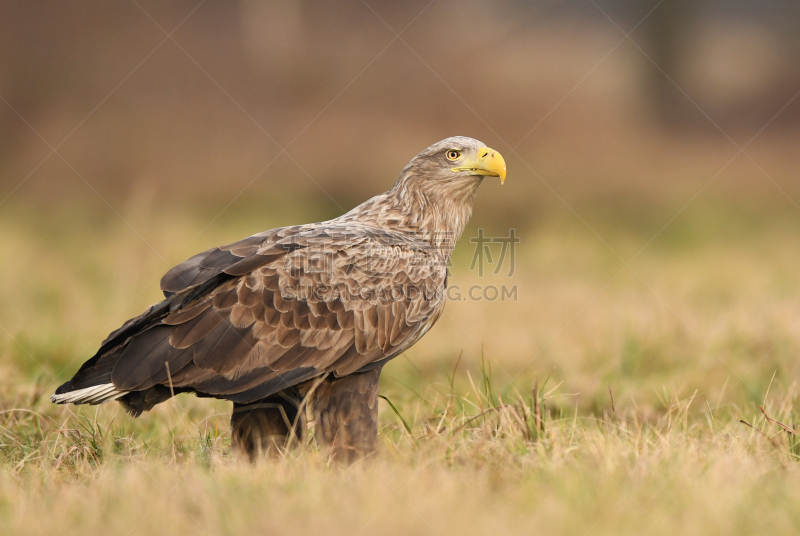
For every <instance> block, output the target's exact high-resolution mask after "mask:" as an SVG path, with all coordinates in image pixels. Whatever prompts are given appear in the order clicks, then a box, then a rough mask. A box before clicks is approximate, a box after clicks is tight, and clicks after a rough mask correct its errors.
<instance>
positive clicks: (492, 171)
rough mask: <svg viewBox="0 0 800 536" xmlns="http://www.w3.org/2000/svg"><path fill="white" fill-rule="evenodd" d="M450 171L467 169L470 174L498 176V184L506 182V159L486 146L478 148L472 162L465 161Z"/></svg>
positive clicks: (455, 171)
mask: <svg viewBox="0 0 800 536" xmlns="http://www.w3.org/2000/svg"><path fill="white" fill-rule="evenodd" d="M450 171H452V172H453V173H457V172H459V171H469V172H470V173H471V174H472V175H485V176H487V177H500V184H503V183H505V182H506V161H505V160H503V157H502V156H501V155H500V153H498V152H497V151H495V150H494V149H490V148H488V147H481V148H480V149H478V154H477V158H476V159H475V160H473V161H472V162H470V161H466V162H464V165H462V166H459V167H454V168H452V169H451V170H450Z"/></svg>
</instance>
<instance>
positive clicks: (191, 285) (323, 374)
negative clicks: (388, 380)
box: [52, 137, 505, 457]
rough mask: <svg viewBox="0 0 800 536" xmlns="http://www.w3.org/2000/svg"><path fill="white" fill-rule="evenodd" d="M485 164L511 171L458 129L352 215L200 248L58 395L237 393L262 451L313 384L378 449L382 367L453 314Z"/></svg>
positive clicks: (324, 418) (127, 402)
mask: <svg viewBox="0 0 800 536" xmlns="http://www.w3.org/2000/svg"><path fill="white" fill-rule="evenodd" d="M487 175H493V176H499V177H501V179H504V178H505V163H504V162H503V161H502V157H500V155H499V154H497V153H496V152H494V151H492V150H491V149H488V148H486V147H483V144H481V143H479V142H478V141H476V140H473V139H471V138H463V137H455V138H448V139H446V140H444V141H442V142H439V143H437V144H434V145H433V146H431V147H429V148H428V149H426V150H425V151H423V152H422V153H420V154H419V155H418V156H417V157H415V158H414V159H413V160H412V161H411V162H410V163H409V164H408V165H407V166H406V167H405V168H404V169H403V171H402V172H401V173H400V176H399V177H398V179H397V182H396V184H395V186H394V187H393V188H392V189H391V190H389V191H388V192H386V193H384V194H381V195H378V196H376V197H374V198H372V199H370V200H368V201H366V202H365V203H363V204H361V205H359V206H358V207H356V208H354V209H353V210H351V211H350V212H348V213H346V214H344V215H343V216H340V217H338V218H335V219H333V220H330V221H327V222H322V223H314V224H308V225H298V226H292V227H283V228H279V229H273V230H269V231H265V232H262V233H258V234H256V235H253V236H251V237H249V238H245V239H244V240H241V241H239V242H235V243H233V244H229V245H227V246H222V247H218V248H213V249H210V250H208V251H205V252H203V253H200V254H198V255H195V256H194V257H192V258H190V259H189V260H187V261H185V262H183V263H181V264H179V265H177V266H175V267H174V268H173V269H171V270H170V271H169V272H168V273H167V274H166V275H165V276H164V277H163V279H162V280H161V289H162V290H163V292H164V295H165V298H166V299H165V300H164V301H162V302H160V303H158V304H155V305H153V306H152V307H150V308H149V309H148V310H147V311H145V312H144V313H143V314H141V315H140V316H138V317H136V318H133V319H131V320H129V321H127V322H126V323H125V324H124V325H123V326H122V327H120V328H119V329H117V330H116V331H114V332H112V333H111V334H110V335H109V336H108V338H107V339H106V340H105V341H103V343H102V345H101V347H100V349H99V350H98V352H97V353H96V354H95V356H94V357H92V358H91V359H89V360H88V361H87V362H86V363H84V365H83V366H82V367H81V368H80V370H79V371H78V372H77V374H75V376H74V377H73V378H72V379H71V380H70V381H68V382H67V383H65V384H64V385H62V386H61V387H59V388H58V390H57V391H56V394H55V395H53V397H52V399H53V401H54V402H56V403H76V404H99V403H104V402H107V401H110V400H119V401H120V402H121V403H122V404H123V405H124V406H125V408H126V409H127V410H128V411H129V412H130V413H131V414H133V415H134V416H138V415H140V414H141V413H142V412H143V411H147V410H149V409H151V408H152V407H153V406H154V405H155V404H158V403H160V402H163V401H165V400H167V399H169V398H170V397H171V396H172V394H173V393H183V392H193V393H196V394H197V395H198V396H206V397H214V398H222V399H227V400H231V401H233V402H234V403H235V412H234V414H233V418H232V426H233V432H234V440H235V441H234V443H235V444H239V445H240V446H241V447H242V448H244V449H245V450H246V451H248V452H252V451H254V450H260V449H262V448H264V445H266V443H269V442H270V441H273V440H274V438H275V437H285V436H286V435H289V430H290V429H292V427H295V429H297V427H298V422H299V417H298V418H294V417H293V418H292V419H291V420H292V421H293V422H292V423H289V422H287V419H286V415H287V414H288V413H292V411H288V412H287V411H286V409H287V408H289V409H290V410H291V407H294V408H295V411H294V412H293V413H294V415H295V416H296V417H297V416H298V415H299V414H302V413H303V411H304V409H305V408H304V407H300V406H301V405H302V396H304V395H305V394H306V393H307V392H308V391H309V390H310V386H311V385H313V386H314V387H315V389H314V391H315V394H314V396H313V397H311V398H313V400H311V403H312V405H313V406H314V411H315V415H316V419H317V421H318V422H317V426H318V430H321V434H318V439H320V440H321V441H322V442H324V443H326V444H328V445H331V446H332V447H333V448H334V450H339V451H342V452H344V451H347V452H350V451H352V450H353V449H355V450H358V451H361V450H369V449H370V448H372V447H374V439H373V436H374V435H375V434H376V422H377V421H376V416H377V413H375V412H376V411H377V402H376V401H377V378H378V376H379V374H380V369H381V367H382V366H383V365H384V364H385V363H386V362H387V361H388V360H389V359H391V358H393V357H395V356H397V355H399V354H400V353H402V352H403V351H404V350H405V349H407V348H409V347H410V346H411V345H413V344H414V343H415V342H417V341H418V340H419V338H420V337H422V336H423V335H424V334H425V333H426V332H427V331H428V330H429V329H430V328H431V326H433V324H434V323H435V322H436V321H437V320H438V318H439V316H440V315H441V313H442V310H443V308H444V304H445V295H444V291H445V289H446V286H447V262H448V260H449V257H450V254H451V252H452V250H453V247H454V245H455V242H456V240H457V239H458V237H459V236H460V235H461V233H462V231H463V230H464V226H465V225H466V223H467V220H468V219H469V216H470V213H471V211H472V203H473V200H474V197H475V194H476V192H477V190H478V187H479V186H480V184H481V180H482V179H483V178H484V177H485V176H487ZM350 376H352V377H353V379H351V380H346V378H348V377H350ZM298 393H302V394H298ZM276 397H277V398H276ZM276 400H278V403H276V402H275V401H276ZM287 400H290V401H293V402H292V403H291V404H294V405H293V406H292V405H291V404H290V406H291V407H290V406H286V404H287ZM270 404H272V405H270ZM279 406H280V407H279ZM248 408H249V409H248ZM298 408H299V409H298ZM319 408H323V409H319ZM243 411H246V412H249V414H245V413H243ZM320 411H321V413H320ZM258 412H261V413H263V414H262V415H258V414H257V413H258ZM359 415H361V416H362V419H361V420H359V418H358V417H359ZM279 417H280V418H279ZM300 417H302V415H300ZM362 421H363V422H362ZM304 422H305V421H303V423H302V424H303V426H299V428H303V427H304ZM321 423H322V425H321ZM320 426H321V427H320ZM299 434H300V435H302V431H300V432H299ZM269 438H272V439H269ZM351 447H352V448H351ZM348 449H349V450H348ZM347 456H348V457H349V455H347Z"/></svg>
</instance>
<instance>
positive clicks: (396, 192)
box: [343, 177, 481, 258]
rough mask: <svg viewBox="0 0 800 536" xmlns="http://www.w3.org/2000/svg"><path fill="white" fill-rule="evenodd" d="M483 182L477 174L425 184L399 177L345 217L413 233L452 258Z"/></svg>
mask: <svg viewBox="0 0 800 536" xmlns="http://www.w3.org/2000/svg"><path fill="white" fill-rule="evenodd" d="M480 184H481V179H480V178H477V177H470V178H467V179H464V180H461V181H457V180H454V181H448V182H447V183H444V182H442V183H439V184H434V185H432V184H430V183H429V182H428V183H424V184H423V186H421V185H420V182H417V181H413V180H407V181H398V183H397V184H396V185H395V187H394V188H392V189H391V190H389V191H388V192H386V193H384V194H381V195H379V196H376V197H373V198H372V199H370V200H369V201H366V202H365V203H363V204H361V205H359V206H358V207H356V208H354V209H353V210H351V211H350V212H348V213H347V214H345V215H344V216H343V218H347V219H351V218H352V219H358V221H360V222H363V223H369V224H371V225H375V226H377V227H383V228H388V229H392V230H394V231H400V232H407V233H409V234H413V235H414V236H416V237H418V238H419V239H420V240H424V241H425V242H427V243H429V244H430V245H431V246H433V247H435V248H436V249H438V250H439V251H440V252H441V253H442V255H444V256H445V257H447V258H449V257H450V255H451V254H452V252H453V248H454V247H455V245H456V242H457V241H458V239H459V238H460V237H461V233H463V232H464V227H466V225H467V222H468V221H469V217H470V215H471V214H472V205H473V202H474V200H475V195H476V194H477V192H478V188H479V187H480Z"/></svg>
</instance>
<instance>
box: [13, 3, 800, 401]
mask: <svg viewBox="0 0 800 536" xmlns="http://www.w3.org/2000/svg"><path fill="white" fill-rule="evenodd" d="M798 22H800V4H798V3H797V2H794V1H790V0H769V1H757V0H728V1H725V2H723V1H721V0H695V1H689V0H663V1H657V0H645V1H633V0H574V1H573V0H564V1H559V0H539V1H527V2H523V1H501V2H495V1H493V2H488V1H477V0H470V1H461V2H456V1H450V0H434V1H432V2H427V1H422V2H389V1H386V0H368V1H367V2H359V1H353V2H345V3H342V2H336V3H334V2H313V1H308V0H283V1H267V0H241V1H226V2H221V1H218V0H206V1H203V2H200V1H199V0H186V1H170V2H161V1H155V0H136V1H125V2H99V1H94V2H93V1H75V2H69V3H64V2H54V1H3V2H2V3H0V231H1V232H0V277H2V278H3V283H2V285H0V327H2V329H0V364H2V366H4V367H6V369H7V370H6V375H5V377H6V378H10V379H13V378H19V377H25V378H33V379H34V381H33V382H31V383H30V385H31V387H30V392H31V395H30V396H31V397H34V398H36V399H38V398H37V397H39V396H40V395H41V394H42V393H44V392H46V391H48V390H49V389H51V388H52V387H54V386H55V385H56V384H57V383H58V382H59V381H63V380H64V379H66V378H68V377H69V376H70V375H71V374H72V373H74V371H75V370H76V369H77V367H78V365H79V364H80V363H81V362H82V361H83V360H84V359H86V358H88V357H89V356H91V355H92V354H93V352H94V350H95V349H96V347H97V345H98V343H99V341H100V340H102V338H103V337H104V336H105V335H106V333H107V332H108V331H110V330H111V329H113V328H115V327H117V325H119V324H120V323H121V322H122V321H124V320H125V319H126V318H128V317H130V316H132V315H134V314H136V313H138V312H139V310H141V309H142V308H143V307H144V306H146V305H147V304H149V303H152V302H154V301H156V300H158V298H159V293H158V279H159V278H160V276H161V275H162V274H163V273H164V272H165V271H166V270H167V269H168V268H169V267H170V266H171V265H173V264H175V263H177V262H180V261H181V260H183V259H185V258H187V257H189V256H191V255H193V254H194V253H196V252H198V251H201V250H203V249H206V248H208V247H211V246H214V245H219V244H222V243H227V242H231V241H234V240H236V239H239V238H241V237H244V236H247V235H250V234H253V233H255V232H258V231H260V230H263V229H267V228H270V227H275V226H281V225H289V224H296V223H304V222H308V221H318V220H324V219H328V218H330V217H334V216H336V215H338V214H340V213H342V212H344V211H346V210H349V209H350V208H352V207H353V206H355V205H356V204H358V203H360V202H361V201H363V200H365V199H366V198H368V197H370V196H372V195H375V194H377V193H380V192H382V191H384V190H386V189H388V188H389V187H390V186H391V185H392V184H393V181H394V179H395V177H396V175H397V173H398V172H399V170H400V169H401V168H402V167H403V166H404V165H405V163H406V162H408V160H410V159H411V158H412V157H413V156H414V155H415V154H417V153H418V152H419V151H420V150H422V149H424V148H425V147H427V146H428V145H430V144H431V143H434V142H436V141H438V140H440V139H442V138H445V137H448V136H452V135H465V136H471V137H475V138H478V139H480V140H481V141H483V142H485V143H486V144H487V145H489V146H491V147H493V148H495V149H497V150H499V151H500V152H501V153H502V154H503V155H504V156H505V158H506V161H507V163H508V168H509V172H508V180H507V181H506V184H505V186H503V187H502V188H501V187H500V185H499V184H496V183H489V182H487V183H486V184H484V186H483V188H482V190H481V192H480V195H479V196H478V200H477V203H476V207H475V211H474V215H473V219H472V222H471V224H470V227H469V228H468V230H467V232H466V233H465V237H464V238H463V239H462V243H461V245H460V248H458V251H457V254H456V257H455V258H454V266H453V273H454V278H453V279H452V281H453V282H455V283H457V284H459V285H461V287H462V288H465V289H466V288H467V287H468V286H469V285H470V284H481V285H498V286H499V285H506V286H507V287H509V288H510V287H513V286H514V285H516V286H517V289H518V295H517V296H518V299H517V300H510V301H506V302H502V303H501V301H500V300H496V301H488V300H481V301H476V300H467V301H462V302H454V303H453V304H451V306H449V307H448V312H447V315H446V317H445V318H444V319H443V320H442V321H441V323H440V326H437V329H436V330H434V331H433V332H432V333H431V335H429V336H428V337H426V339H425V340H424V341H423V342H422V343H420V345H418V346H417V347H415V348H414V349H412V351H410V352H409V353H408V355H407V357H406V358H402V359H398V360H397V363H396V364H394V365H392V366H391V367H389V368H387V372H390V374H389V377H388V379H387V380H386V381H387V382H389V383H387V389H390V390H391V389H396V390H397V393H398V394H397V395H396V396H400V397H402V396H405V395H404V394H403V393H404V392H405V391H402V389H401V387H399V386H401V385H410V384H411V383H413V382H414V379H415V378H417V379H424V380H425V381H429V379H430V378H431V377H435V375H436V374H439V373H440V372H441V371H443V370H449V371H452V369H453V367H454V366H455V363H456V362H457V361H458V359H459V356H462V357H463V359H462V361H461V364H460V366H461V367H466V369H467V370H470V369H473V370H474V369H475V367H479V366H480V365H479V364H480V356H481V355H483V356H484V359H485V360H486V361H487V362H488V363H491V364H492V366H493V371H494V374H495V377H496V382H497V384H498V385H499V386H503V385H517V386H518V387H519V388H520V389H523V390H524V389H527V388H528V386H529V385H530V382H531V381H532V378H533V376H537V377H539V378H543V377H546V376H547V375H552V376H553V377H554V378H555V379H556V380H557V381H559V382H563V387H561V388H560V391H559V392H563V393H564V394H565V395H566V394H571V395H574V396H570V397H567V396H565V397H564V398H562V399H558V400H556V401H555V402H554V403H555V404H564V405H567V406H571V405H575V404H577V405H578V406H579V407H580V408H583V409H589V410H592V409H595V408H597V407H599V406H600V405H602V404H605V403H606V401H607V390H606V388H607V385H609V384H612V385H613V386H614V388H615V389H616V392H617V393H618V398H619V401H621V402H618V404H623V405H626V404H627V405H628V406H631V407H632V406H634V405H636V404H639V405H640V407H645V408H647V407H652V408H658V407H660V406H659V404H664V403H665V402H664V400H662V398H664V396H662V394H659V393H661V391H662V390H665V389H669V390H671V391H677V392H679V393H681V394H687V393H688V394H691V393H692V391H693V390H695V389H696V390H699V391H700V392H701V393H702V395H703V396H705V397H706V399H707V400H709V401H711V402H712V403H717V404H720V403H729V402H730V403H737V404H738V403H746V402H748V401H757V400H760V398H761V397H762V396H764V395H765V392H766V390H767V388H768V386H769V385H770V382H771V381H772V382H773V383H774V387H773V389H776V390H780V389H783V390H784V391H786V390H788V389H790V386H791V384H792V382H793V381H794V378H795V377H797V373H800V365H798V363H797V362H798V360H797V359H796V357H797V349H798V348H800V335H798V334H797V333H796V330H795V327H796V325H797V322H798V321H800V300H799V299H798V296H799V295H800V293H798V291H800V285H799V284H798V277H797V276H798V273H797V266H798V261H800V225H799V224H800V205H798V203H800V180H798V171H797V170H798V164H800V144H799V143H800V98H797V97H798V92H800V62H799V61H798V59H797V58H798V57H800V36H798V33H797V31H796V29H797V24H798ZM478 228H484V229H486V230H487V232H488V233H489V234H490V235H491V236H498V237H501V236H507V235H508V233H509V229H511V228H514V229H515V230H516V232H517V235H518V236H519V237H520V238H521V242H520V244H519V246H518V251H517V254H516V257H515V270H514V273H513V274H512V275H511V276H509V275H508V271H507V270H506V269H503V270H502V271H501V272H500V273H499V274H493V273H491V272H490V273H488V274H484V276H483V277H481V276H479V275H478V274H477V273H476V272H475V270H470V260H471V258H472V253H473V249H474V245H473V244H471V243H470V242H469V238H470V237H474V236H476V235H477V232H478V231H477V230H478ZM498 247H499V246H498ZM498 253H499V250H495V257H494V260H495V261H496V260H497V258H498ZM20 375H22V376H20ZM773 375H774V378H773ZM393 380H396V381H395V382H394V383H391V382H392V381H393ZM4 388H7V386H6V387H4ZM409 396H411V395H409ZM729 397H730V398H729Z"/></svg>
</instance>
